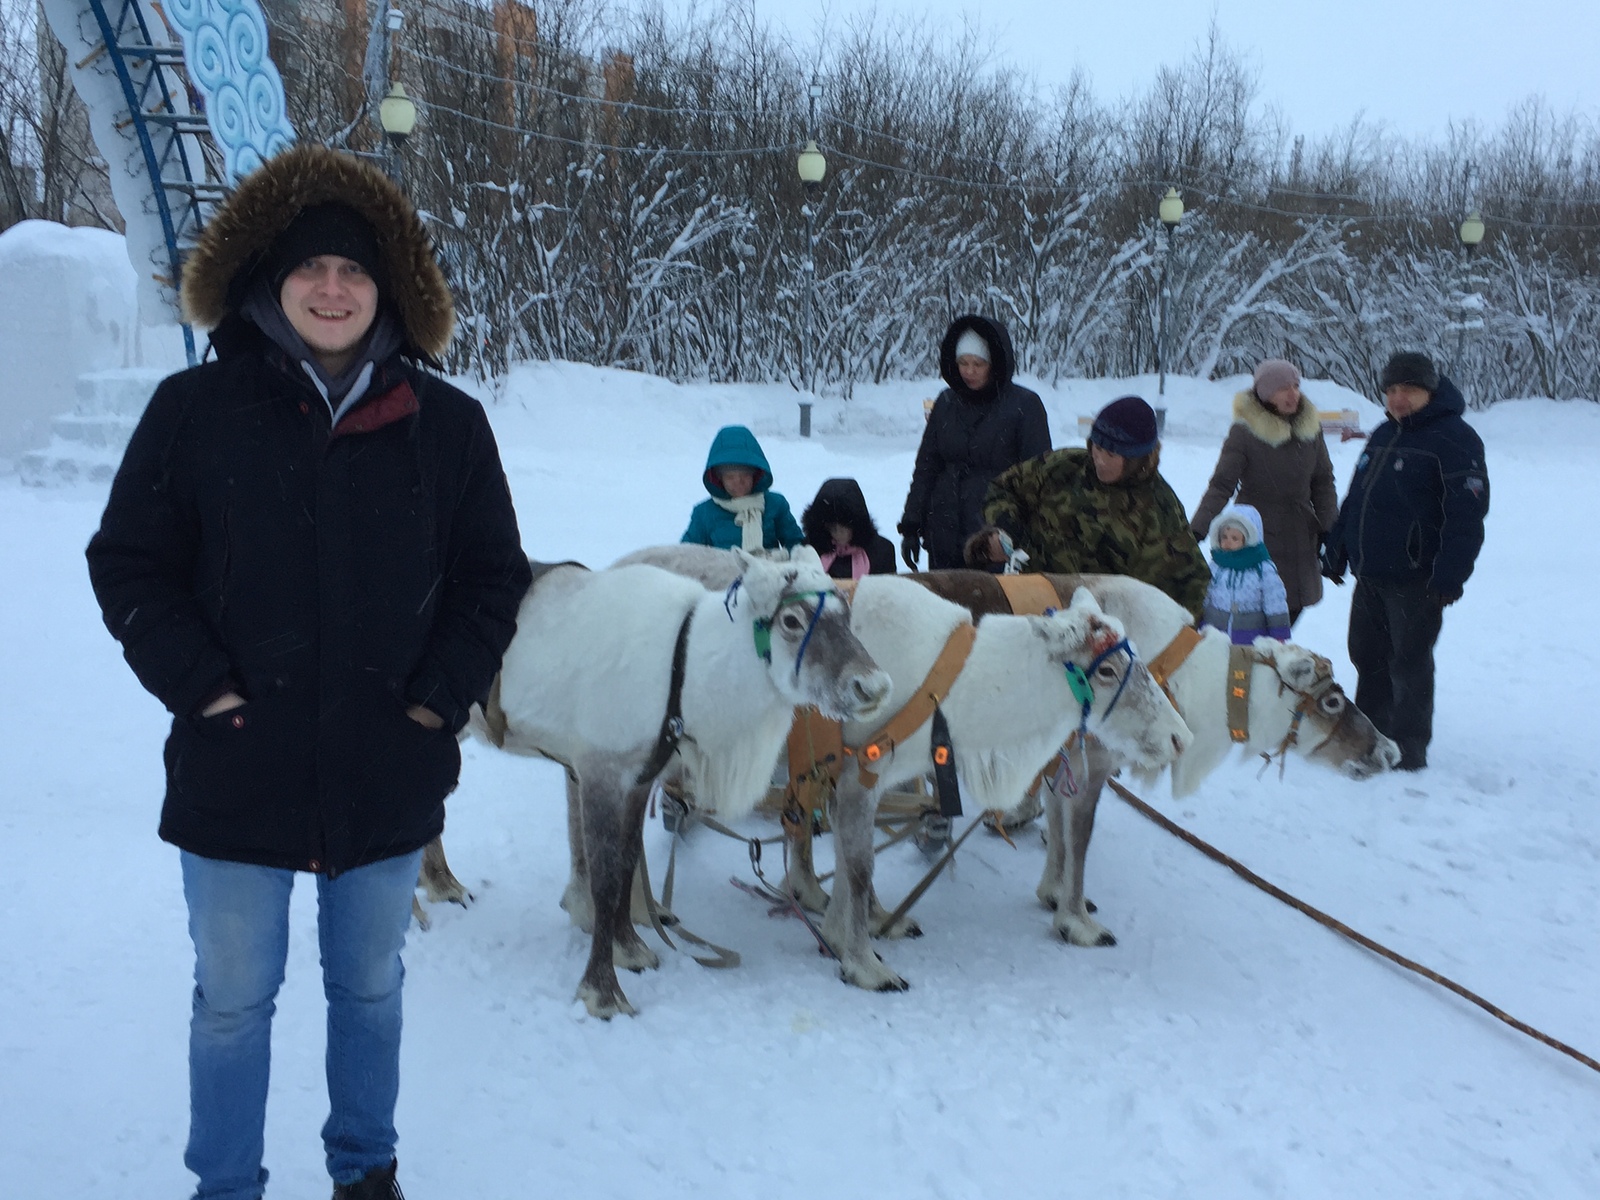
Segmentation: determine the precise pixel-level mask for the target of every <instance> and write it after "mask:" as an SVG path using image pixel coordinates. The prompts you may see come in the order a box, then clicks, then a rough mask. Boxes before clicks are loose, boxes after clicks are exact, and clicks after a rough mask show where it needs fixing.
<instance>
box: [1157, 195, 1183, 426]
mask: <svg viewBox="0 0 1600 1200" xmlns="http://www.w3.org/2000/svg"><path fill="white" fill-rule="evenodd" d="M1156 215H1157V216H1159V217H1160V218H1161V223H1162V224H1163V225H1165V226H1166V227H1167V246H1166V250H1165V252H1164V253H1163V254H1162V256H1161V304H1160V310H1161V312H1160V317H1159V318H1158V320H1159V325H1158V328H1157V330H1156V373H1157V375H1159V376H1160V382H1159V383H1157V384H1156V395H1158V396H1165V395H1166V394H1167V305H1168V303H1169V302H1170V297H1171V288H1170V286H1169V283H1168V280H1169V278H1170V273H1171V268H1172V233H1173V231H1174V230H1175V229H1177V228H1178V222H1180V221H1182V220H1183V197H1182V196H1180V195H1179V194H1178V189H1177V188H1175V187H1169V188H1168V189H1167V194H1166V195H1165V196H1163V197H1161V204H1160V206H1159V207H1158V208H1157V209H1156ZM1165 416H1166V408H1165V407H1164V406H1162V405H1157V406H1156V423H1157V428H1158V429H1159V428H1160V426H1161V425H1163V424H1165V421H1164V420H1163V418H1164V417H1165Z"/></svg>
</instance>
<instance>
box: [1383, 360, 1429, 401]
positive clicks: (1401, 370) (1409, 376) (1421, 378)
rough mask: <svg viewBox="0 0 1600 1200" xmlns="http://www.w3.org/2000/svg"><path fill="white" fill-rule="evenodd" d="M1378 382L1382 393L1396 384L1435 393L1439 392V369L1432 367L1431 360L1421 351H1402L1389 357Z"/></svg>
mask: <svg viewBox="0 0 1600 1200" xmlns="http://www.w3.org/2000/svg"><path fill="white" fill-rule="evenodd" d="M1379 382H1380V384H1381V385H1382V387H1383V390H1384V391H1388V390H1389V389H1390V388H1392V387H1394V386H1395V384H1397V383H1408V384H1410V385H1411V386H1412V387H1419V388H1421V389H1422V390H1423V391H1425V392H1436V391H1438V390H1439V368H1438V367H1436V366H1434V365H1433V359H1431V358H1429V357H1428V356H1427V355H1426V354H1423V353H1422V352H1421V351H1418V350H1402V351H1400V353H1398V354H1395V355H1393V356H1391V357H1390V359H1389V361H1388V363H1387V364H1386V365H1385V366H1384V368H1383V374H1382V376H1380V377H1379Z"/></svg>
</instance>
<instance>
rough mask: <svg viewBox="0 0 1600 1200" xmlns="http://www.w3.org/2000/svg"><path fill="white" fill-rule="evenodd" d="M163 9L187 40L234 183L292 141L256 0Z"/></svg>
mask: <svg viewBox="0 0 1600 1200" xmlns="http://www.w3.org/2000/svg"><path fill="white" fill-rule="evenodd" d="M164 11H165V13H166V16H167V20H168V21H170V22H171V23H172V24H173V25H174V26H175V27H176V28H177V31H178V36H179V37H180V38H181V39H182V41H183V51H184V60H185V62H186V63H187V64H188V67H189V78H190V79H192V80H193V81H194V84H195V87H197V88H198V89H199V91H200V94H201V96H202V97H203V98H204V109H205V113H206V118H207V120H208V121H209V123H210V126H211V136H212V137H213V138H214V139H216V143H217V145H218V146H219V147H221V149H222V156H223V170H224V171H225V173H226V175H227V178H228V182H230V183H232V182H234V181H235V180H237V179H240V178H241V177H243V176H245V175H248V174H250V172H251V171H253V170H255V169H256V168H257V167H259V166H260V165H261V164H262V163H263V162H265V161H266V160H267V159H269V158H271V157H272V156H273V155H274V154H276V153H278V151H280V150H282V149H284V148H285V147H287V146H290V145H292V144H293V143H294V127H293V126H292V125H290V124H289V117H288V114H287V112H286V111H285V109H286V105H285V101H284V95H283V79H282V78H281V77H280V76H279V75H278V68H277V67H276V66H274V65H273V62H272V58H271V56H270V55H269V54H268V53H267V22H266V18H265V17H264V16H263V15H262V13H261V8H260V6H259V5H258V4H257V3H256V0H166V7H165V10H164Z"/></svg>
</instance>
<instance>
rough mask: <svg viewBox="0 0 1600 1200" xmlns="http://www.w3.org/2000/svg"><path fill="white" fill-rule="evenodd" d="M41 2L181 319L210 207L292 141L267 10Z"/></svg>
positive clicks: (155, 281)
mask: <svg viewBox="0 0 1600 1200" xmlns="http://www.w3.org/2000/svg"><path fill="white" fill-rule="evenodd" d="M43 3H44V9H45V14H46V16H47V18H48V19H49V21H50V24H51V27H52V28H53V29H54V31H55V33H56V36H57V37H59V38H60V39H61V42H62V44H63V45H64V46H65V47H66V48H67V51H68V55H69V59H70V60H72V61H73V67H72V78H73V85H74V86H75V87H76V88H77V90H78V94H79V95H80V96H82V97H83V100H84V102H85V104H86V105H87V106H88V108H89V115H90V125H91V128H92V130H93V132H94V135H95V144H96V146H98V147H99V149H100V152H101V153H102V154H103V155H105V158H106V161H107V162H108V163H109V164H110V165H111V168H112V170H111V184H112V193H113V195H114V196H115V197H116V200H117V206H118V207H119V208H120V209H121V210H122V214H123V217H124V220H125V222H126V225H127V236H128V251H129V257H130V259H131V260H132V261H133V265H134V269H135V270H136V271H138V272H139V275H140V279H141V287H143V286H145V281H148V282H149V283H150V284H151V285H153V286H155V287H156V288H157V289H158V292H159V299H160V302H161V303H162V304H163V305H165V306H166V307H167V308H169V309H170V310H171V311H172V313H173V316H174V318H175V319H177V320H178V321H179V323H180V324H181V323H182V315H181V312H180V311H179V308H178V281H179V278H180V276H181V272H182V265H183V255H184V252H185V251H186V250H187V249H188V247H189V246H191V245H193V244H194V241H195V240H196V239H197V238H198V237H199V235H200V230H201V229H202V227H203V226H204V224H205V220H206V217H207V215H208V214H209V212H210V209H211V207H212V206H213V205H215V204H216V203H218V202H220V201H221V200H222V199H223V197H224V196H225V195H226V194H227V188H228V186H229V185H231V184H232V183H234V182H235V181H236V180H237V179H239V178H240V177H241V176H243V175H247V174H249V172H250V171H252V170H253V169H254V168H255V167H257V166H259V165H260V164H261V163H262V162H263V161H264V160H266V159H267V158H270V157H271V156H272V155H274V154H276V153H277V152H278V151H279V150H282V149H284V148H285V147H286V146H289V145H291V144H292V143H293V142H294V129H293V127H292V126H291V125H290V124H289V121H288V118H287V116H286V114H285V101H284V93H283V81H282V79H281V77H280V76H279V75H278V70H277V68H276V67H275V66H274V65H273V63H272V59H271V57H270V56H269V55H268V52H267V27H266V20H265V18H264V17H263V15H262V12H261V8H260V6H259V4H258V3H257V0H165V4H164V6H158V5H157V4H155V3H153V2H152V0H43ZM80 56H81V57H80ZM218 150H220V151H221V154H220V156H219V154H218ZM219 157H220V162H219V161H218V159H219ZM145 260H148V261H145ZM183 333H184V344H185V347H186V349H187V351H188V355H189V361H190V362H191V363H193V362H194V361H195V360H196V355H195V345H194V333H193V331H192V330H191V329H190V328H189V327H188V326H187V325H184V327H183Z"/></svg>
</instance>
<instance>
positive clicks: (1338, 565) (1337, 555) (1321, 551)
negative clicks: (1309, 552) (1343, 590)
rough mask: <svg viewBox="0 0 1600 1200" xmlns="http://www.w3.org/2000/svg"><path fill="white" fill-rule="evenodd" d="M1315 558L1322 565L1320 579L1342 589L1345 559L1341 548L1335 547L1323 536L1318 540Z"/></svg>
mask: <svg viewBox="0 0 1600 1200" xmlns="http://www.w3.org/2000/svg"><path fill="white" fill-rule="evenodd" d="M1317 558H1318V559H1319V560H1320V561H1321V564H1322V577H1323V578H1324V579H1326V580H1327V581H1328V582H1329V583H1332V584H1336V585H1338V586H1339V587H1343V586H1344V568H1345V564H1346V559H1345V556H1344V554H1343V553H1342V547H1335V545H1334V544H1333V543H1332V542H1330V541H1329V540H1328V537H1327V535H1326V534H1324V535H1323V536H1322V537H1321V538H1320V539H1318V546H1317Z"/></svg>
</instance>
